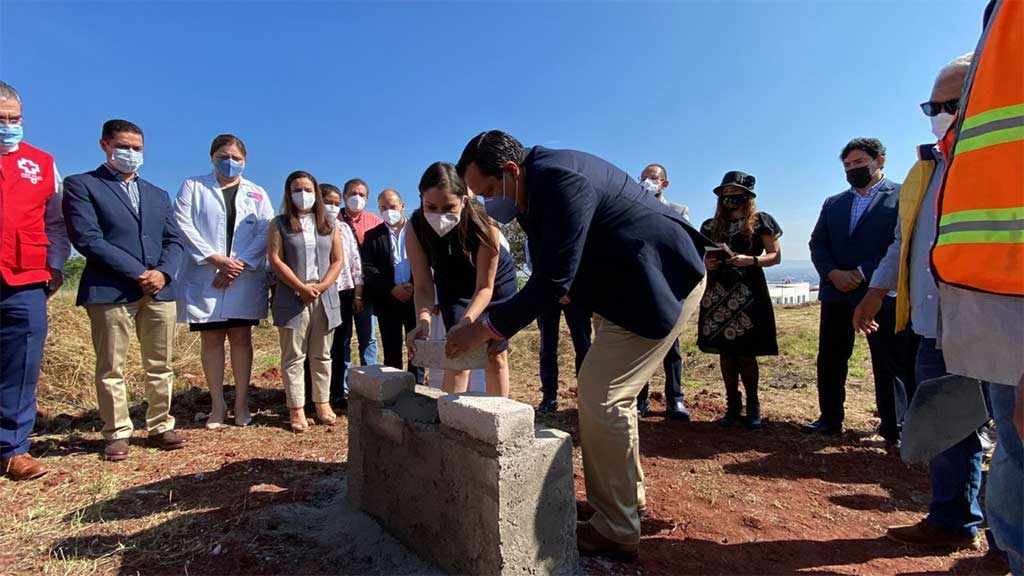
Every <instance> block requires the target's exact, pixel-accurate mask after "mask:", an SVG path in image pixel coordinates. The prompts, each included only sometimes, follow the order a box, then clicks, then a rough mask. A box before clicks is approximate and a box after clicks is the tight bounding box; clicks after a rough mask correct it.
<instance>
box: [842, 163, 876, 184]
mask: <svg viewBox="0 0 1024 576" xmlns="http://www.w3.org/2000/svg"><path fill="white" fill-rule="evenodd" d="M846 181H847V182H849V183H850V186H853V187H854V188H865V187H867V185H868V184H870V183H871V167H870V166H860V167H858V168H851V169H849V170H847V171H846Z"/></svg>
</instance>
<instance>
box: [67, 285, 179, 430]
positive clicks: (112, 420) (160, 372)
mask: <svg viewBox="0 0 1024 576" xmlns="http://www.w3.org/2000/svg"><path fill="white" fill-rule="evenodd" d="M85 308H86V311H87V313H88V314H89V323H90V325H91V327H92V343H93V348H94V349H95V350H96V398H97V400H98V401H99V410H100V416H101V417H102V418H103V432H102V433H103V437H104V438H106V439H107V440H117V439H122V438H129V437H131V435H132V429H133V428H132V420H131V417H130V416H129V414H128V387H127V385H126V384H125V381H124V366H125V361H126V360H127V358H128V346H129V344H130V343H131V329H132V322H133V321H134V323H135V335H136V337H137V338H138V339H139V347H140V349H141V352H142V369H143V370H144V371H145V373H146V381H145V394H146V403H147V404H148V407H147V409H146V430H147V431H148V432H149V433H150V434H162V433H164V432H167V431H168V430H172V429H174V417H173V416H171V414H170V410H171V395H172V393H173V388H174V371H173V370H172V369H171V354H172V352H173V350H172V349H173V347H174V328H175V317H176V309H175V303H174V302H157V301H156V300H153V299H152V298H151V297H150V296H143V297H142V298H141V299H140V300H137V301H135V302H131V303H128V304H89V305H86V307H85Z"/></svg>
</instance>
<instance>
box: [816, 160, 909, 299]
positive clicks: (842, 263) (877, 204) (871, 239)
mask: <svg viewBox="0 0 1024 576" xmlns="http://www.w3.org/2000/svg"><path fill="white" fill-rule="evenodd" d="M899 201H900V184H899V183H898V182H893V181H892V180H889V179H887V178H886V179H884V180H883V182H882V186H881V188H879V189H878V194H877V195H876V196H875V197H874V199H873V200H872V201H871V204H870V205H869V206H868V209H867V211H866V212H864V214H863V215H862V216H861V217H860V220H858V221H857V226H856V227H855V228H854V229H853V233H852V234H851V233H850V212H851V211H852V210H853V193H851V192H850V190H849V189H847V190H846V191H844V192H841V193H839V194H836V195H835V196H832V197H831V198H829V199H827V200H825V205H824V206H822V208H821V215H820V216H818V223H817V224H815V226H814V231H813V232H811V242H810V247H811V261H812V262H813V263H814V268H815V269H817V271H818V274H819V275H820V276H821V289H820V291H819V293H818V299H819V300H821V301H822V302H849V303H850V304H857V303H859V302H860V300H861V298H863V297H864V294H866V293H867V290H868V285H869V284H871V276H872V275H874V273H875V269H876V268H878V264H879V262H881V261H882V258H883V257H884V256H885V252H886V250H888V249H889V245H890V244H892V243H893V240H894V239H895V232H896V223H897V222H899V218H900V208H899ZM858 266H859V267H860V269H861V272H862V273H863V274H864V277H865V278H866V279H867V281H866V282H864V283H863V284H861V285H860V287H858V288H857V289H856V290H854V291H853V292H841V291H840V290H839V289H838V288H836V287H835V286H834V285H833V284H832V281H831V280H829V279H828V273H829V272H831V271H833V270H835V269H839V270H855V269H857V267H858Z"/></svg>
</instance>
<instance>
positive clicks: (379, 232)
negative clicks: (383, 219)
mask: <svg viewBox="0 0 1024 576" xmlns="http://www.w3.org/2000/svg"><path fill="white" fill-rule="evenodd" d="M409 232H411V230H410V231H409ZM359 254H360V256H361V257H362V259H363V297H364V298H365V299H366V300H367V301H369V302H370V304H371V305H372V306H373V309H374V311H376V312H378V313H379V312H380V311H381V310H384V311H385V313H387V310H389V309H390V307H391V306H392V305H394V304H398V303H399V302H398V301H397V300H395V297H394V296H392V295H391V289H392V288H394V287H395V265H394V264H393V263H392V262H391V233H390V232H389V231H388V225H387V224H379V225H377V226H374V227H373V228H371V229H370V230H368V231H367V232H366V235H365V236H364V237H363V245H362V247H361V248H360V249H359Z"/></svg>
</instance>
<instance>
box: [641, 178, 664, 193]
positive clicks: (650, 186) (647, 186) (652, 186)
mask: <svg viewBox="0 0 1024 576" xmlns="http://www.w3.org/2000/svg"><path fill="white" fill-rule="evenodd" d="M640 186H642V187H643V189H644V190H646V191H647V193H648V194H654V195H655V196H657V195H658V194H661V184H658V183H657V182H655V181H654V180H651V179H650V178H647V179H645V180H644V181H643V182H641V183H640Z"/></svg>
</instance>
